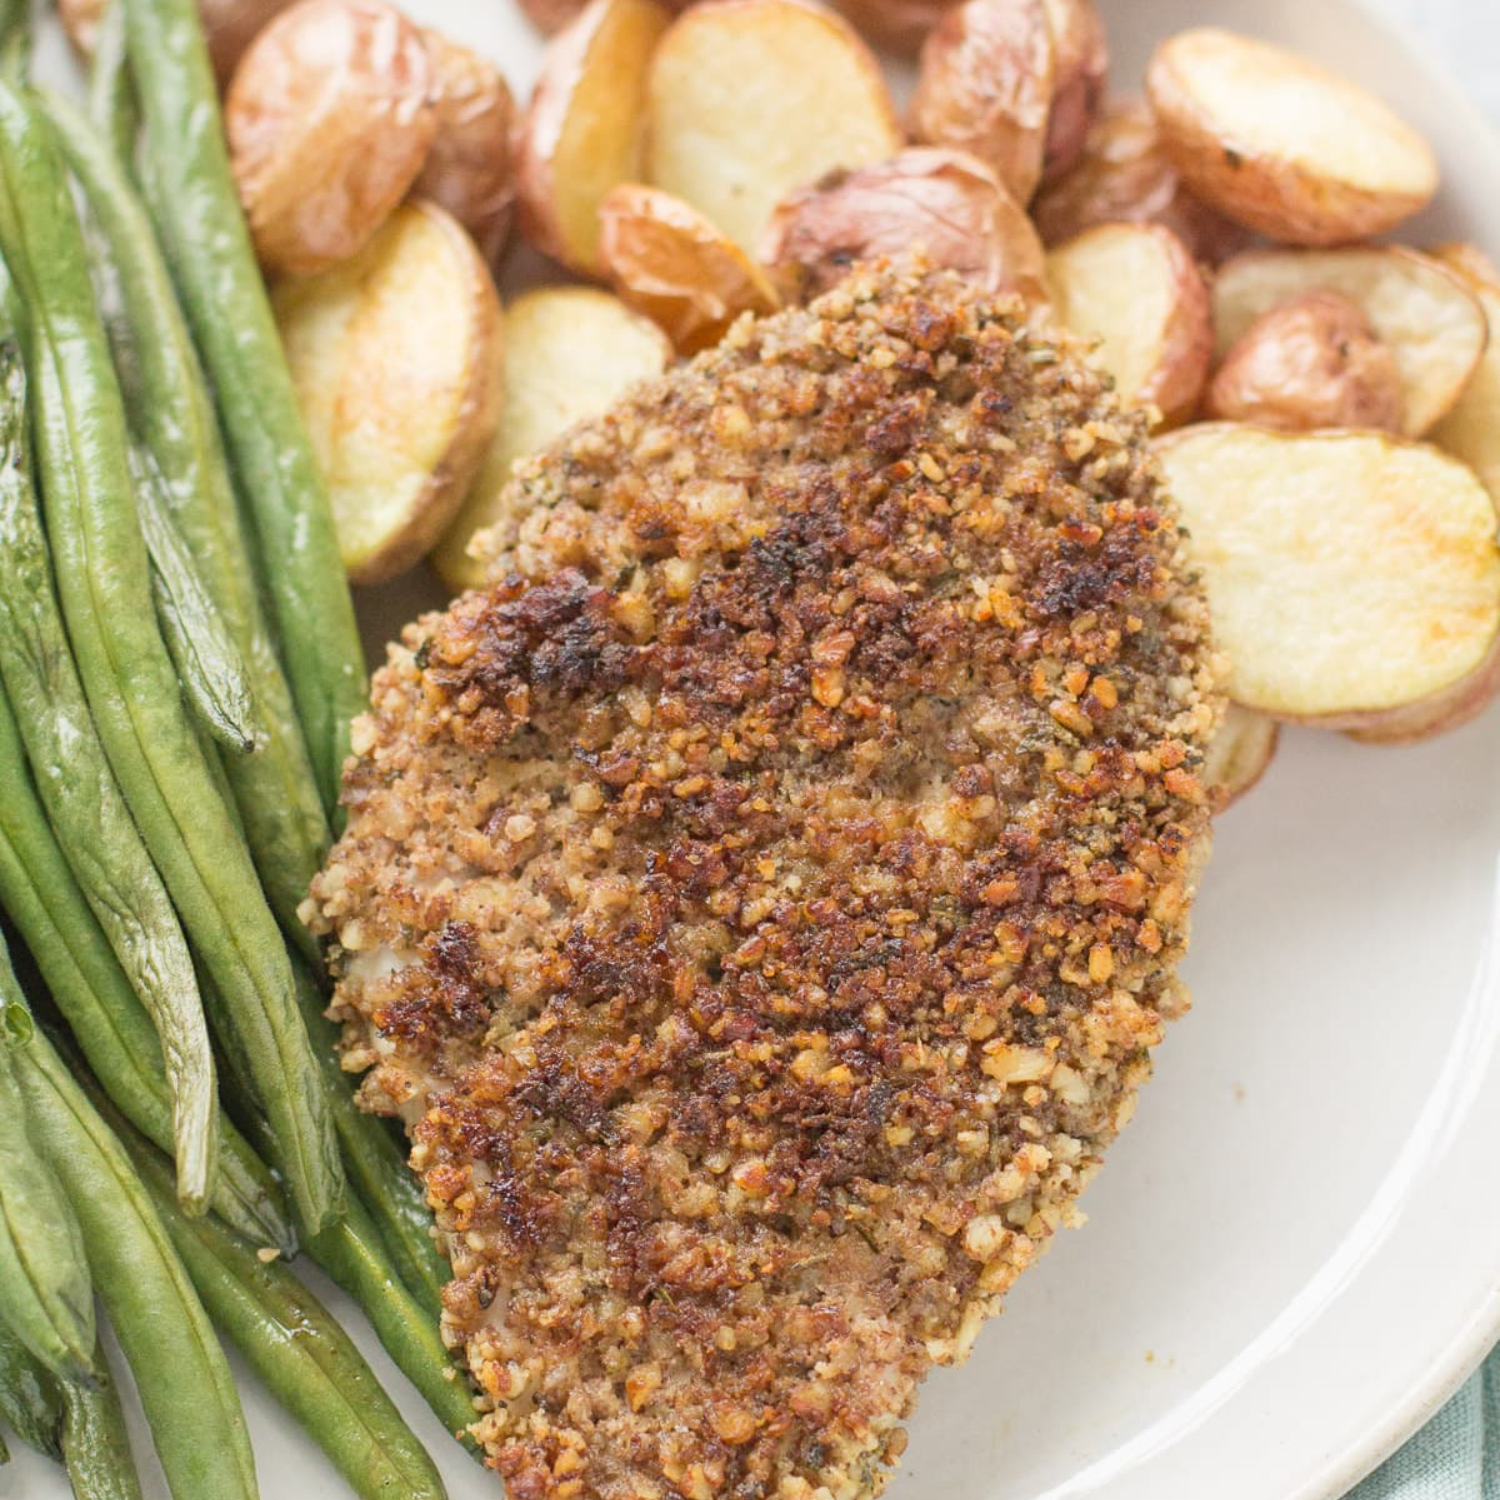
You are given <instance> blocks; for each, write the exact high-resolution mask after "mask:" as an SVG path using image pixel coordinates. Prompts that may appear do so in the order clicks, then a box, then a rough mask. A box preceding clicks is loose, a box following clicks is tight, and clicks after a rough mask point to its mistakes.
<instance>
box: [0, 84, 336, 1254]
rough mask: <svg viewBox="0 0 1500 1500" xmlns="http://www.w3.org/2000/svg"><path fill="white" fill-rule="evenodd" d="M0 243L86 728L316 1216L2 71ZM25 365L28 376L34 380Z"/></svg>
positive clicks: (332, 1147) (321, 1148) (252, 902)
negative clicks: (103, 753)
mask: <svg viewBox="0 0 1500 1500" xmlns="http://www.w3.org/2000/svg"><path fill="white" fill-rule="evenodd" d="M0 184H3V190H0V248H3V251H4V255H5V259H6V262H7V264H8V266H9V267H10V271H11V274H12V276H13V277H14V278H15V281H16V284H17V289H18V291H19V293H20V301H21V304H22V306H23V308H24V316H23V317H22V320H21V321H22V327H23V332H24V343H25V348H26V356H27V362H28V367H29V368H31V369H32V370H33V374H32V382H31V383H32V390H33V393H34V396H33V404H34V425H35V428H36V432H37V456H38V463H39V468H40V472H41V474H42V493H43V499H44V503H45V508H46V515H47V522H48V535H49V539H50V540H51V542H52V546H53V555H54V561H55V566H56V573H57V576H58V580H59V587H60V592H61V596H62V604H63V612H64V615H65V617H66V619H67V623H68V631H69V636H70V638H71V639H72V642H73V648H74V654H75V656H76V658H77V660H78V664H79V668H80V675H81V676H82V678H83V682H84V687H85V689H86V691H87V693H88V698H89V705H90V707H91V708H92V710H93V714H94V719H95V722H96V723H97V724H98V726H99V729H100V735H101V738H102V739H103V741H104V743H105V745H106V747H107V748H108V750H109V753H110V760H111V763H112V765H113V766H114V768H115V770H116V773H117V775H118V776H119V779H120V783H121V785H122V787H123V788H124V790H125V794H126V797H127V799H128V801H129V804H130V809H131V812H132V814H133V815H134V817H135V821H136V823H137V825H138V826H139V827H140V829H141V832H142V835H143V837H144V838H145V841H146V844H147V847H148V848H149V849H150V850H151V853H152V855H153V858H154V859H155V861H156V864H157V867H158V868H159V869H160V870H161V872H162V874H163V877H164V879H165V880H166V884H167V888H168V890H169V891H170V892H171V894H172V898H173V900H174V902H175V904H176V906H177V909H178V911H179V912H180V914H181V916H182V919H183V925H184V927H185V928H186V930H187V932H188V935H189V937H190V938H191V940H192V941H193V944H194V947H195V949H196V951H197V953H198V955H199V957H200V959H201V961H202V963H203V966H204V968H205V970H206V971H207V972H209V973H210V974H212V975H213V977H214V979H215V981H216V988H217V990H218V993H219V994H220V995H221V997H222V1000H223V1007H222V1012H221V1014H220V1015H219V1016H218V1017H217V1019H218V1020H219V1021H220V1022H221V1023H222V1026H223V1028H224V1029H227V1030H230V1031H233V1032H234V1034H235V1036H236V1040H237V1042H238V1043H239V1046H240V1049H241V1051H242V1053H243V1055H244V1056H245V1058H246V1059H247V1061H248V1063H249V1065H250V1067H251V1068H252V1070H253V1076H254V1082H255V1089H256V1093H257V1095H258V1096H259V1098H260V1100H261V1103H262V1105H263V1107H264V1108H265V1110H266V1112H267V1114H268V1115H269V1116H270V1119H271V1122H272V1125H273V1127H274V1129H275V1131H276V1134H277V1137H278V1140H280V1141H281V1142H282V1144H283V1146H284V1149H285V1152H286V1170H287V1176H288V1180H289V1182H290V1184H291V1188H292V1192H293V1196H294V1197H295V1198H296V1199H297V1201H298V1205H299V1208H300V1210H301V1213H302V1216H303V1218H304V1219H305V1221H306V1222H307V1223H308V1224H309V1225H311V1226H314V1227H317V1226H321V1225H323V1224H326V1223H328V1222H329V1221H330V1220H332V1219H333V1218H335V1217H336V1216H337V1214H338V1212H339V1209H340V1204H341V1200H342V1194H343V1170H342V1164H341V1162H340V1160H339V1156H338V1146H337V1140H336V1138H335V1135H334V1131H333V1125H332V1120H331V1119H330V1117H329V1113H328V1109H327V1105H326V1102H325V1100H324V1098H323V1096H322V1090H321V1086H320V1082H319V1079H318V1072H317V1063H316V1060H315V1059H314V1057H313V1055H312V1048H311V1045H310V1043H309V1040H308V1036H307V1031H306V1028H305V1027H304V1026H303V1024H302V1020H301V1017H300V1015H299V1014H298V1012H297V1008H296V1000H295V994H294V982H293V978H292V973H291V966H290V963H289V961H288V957H287V953H286V949H285V947H284V945H283V942H282V938H281V934H280V931H279V929H278V927H277V924H276V921H275V918H274V917H273V915H272V914H271V911H270V909H269V908H268V907H267V905H266V903H265V897H264V895H263V893H262V891H261V888H260V884H259V881H258V879H257V877H256V874H255V869H254V865H253V863H252V861H251V859H250V856H249V853H248V851H247V850H246V848H245V845H244V842H243V840H242V839H241V838H240V836H239V832H238V830H237V828H236V827H235V823H234V820H233V818H232V817H231V816H230V813H229V811H228V810H227V809H226V808H225V806H224V805H223V801H222V799H221V797H220V795H219V792H218V788H217V786H216V785H215V781H214V778H213V775H212V774H211V772H210V770H209V768H208V765H207V763H206V761H205V758H204V755H203V750H202V747H201V745H200V743H199V741H198V738H197V735H196V733H195V732H194V729H193V726H192V724H191V722H190V720H189V718H188V715H187V712H186V710H185V708H184V707H183V705H182V703H181V701H180V698H179V695H178V691H177V676H176V671H175V669H174V668H173V665H172V662H171V659H170V657H169V656H168V654H167V651H166V647H165V646H164V645H163V643H162V640H161V636H160V633H159V632H158V630H157V628H156V625H155V621H154V619H151V618H150V617H149V614H148V615H147V616H146V617H145V618H142V614H143V611H142V604H143V601H147V602H148V608H149V600H150V597H151V585H150V567H149V563H148V561H147V557H146V549H145V545H144V543H143V541H142V539H141V533H140V526H139V522H138V521H137V519H136V515H135V509H134V504H133V500H132V497H131V495H130V493H129V485H128V474H127V453H128V448H129V438H128V431H127V423H126V418H125V411H124V405H123V401H122V399H121V395H120V390H119V385H118V383H117V381H116V378H115V374H114V370H113V366H112V364H111V361H110V354H109V349H108V345H107V341H106V339H105V335H104V331H103V328H102V325H101V323H100V320H99V314H98V310H97V307H96V305H95V302H94V294H93V289H92V286H91V284H90V281H89V275H88V267H87V257H86V253H85V250H84V245H83V235H82V231H81V229H80V227H79V223H78V219H77V216H76V214H75V212H74V209H73V205H72V201H71V199H70V197H69V195H68V183H67V173H66V170H65V166H64V163H63V159H62V155H61V152H60V150H59V149H58V147H57V143H56V140H55V138H54V135H53V132H52V130H51V127H50V126H49V125H48V124H47V122H46V121H45V120H44V119H43V118H42V117H41V116H40V115H39V114H37V113H36V111H35V110H34V109H33V108H32V106H31V105H30V103H29V102H28V101H27V99H25V98H24V97H23V96H22V95H21V94H20V93H18V92H17V91H16V90H15V89H14V88H11V87H10V86H8V85H5V84H3V83H0ZM38 377H40V378H38Z"/></svg>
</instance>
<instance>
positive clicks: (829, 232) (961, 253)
mask: <svg viewBox="0 0 1500 1500" xmlns="http://www.w3.org/2000/svg"><path fill="white" fill-rule="evenodd" d="M914 251H916V252H920V253H922V254H924V255H925V256H926V257H927V259H928V260H929V261H930V262H931V263H932V264H933V265H934V266H939V267H942V268H945V269H949V270H954V271H959V272H961V273H962V274H963V275H965V276H969V277H971V278H972V279H973V280H974V281H976V282H977V283H978V284H979V285H981V286H983V287H985V288H987V289H988V290H990V291H1014V292H1017V293H1019V295H1020V296H1022V297H1024V298H1025V299H1026V300H1027V301H1028V302H1045V301H1046V300H1047V296H1048V292H1047V278H1046V256H1045V254H1044V253H1043V250H1042V245H1041V241H1040V240H1038V239H1037V237H1036V231H1035V230H1034V229H1033V228H1032V227H1031V221H1030V219H1028V218H1027V217H1026V211H1025V210H1024V209H1023V208H1022V207H1021V206H1020V204H1018V203H1017V202H1016V201H1015V199H1014V198H1012V197H1011V196H1010V194H1009V193H1007V192H1006V191H1005V189H1004V188H1003V187H1001V185H1000V183H999V180H998V179H997V178H996V177H995V175H994V173H992V172H991V171H990V170H989V168H988V167H986V166H985V165H984V163H983V162H981V161H979V160H977V159H976V158H975V157H972V156H969V155H968V154H967V153H966V152H963V151H949V150H944V149H942V148H939V147H935V146H933V147H922V146H914V147H911V148H910V149H908V150H906V151H903V152H901V153H900V154H899V155H897V156H893V157H892V158H891V159H890V160H889V161H885V162H879V163H877V164H876V165H875V166H873V167H861V168H860V169H859V170H858V171H855V172H835V173H833V174H832V175H831V176H830V177H828V178H826V179H825V180H824V181H823V182H821V183H819V184H818V185H817V186H815V187H811V188H803V189H801V190H799V191H798V192H795V193H793V194H792V195H791V196H790V197H789V198H787V199H785V200H784V201H783V202H782V203H780V204H779V205H778V206H777V209H776V212H775V214H773V215H772V218H771V225H770V228H769V229H768V230H767V231H766V236H765V239H764V240H763V241H762V242H761V260H762V261H763V262H764V264H765V266H766V267H767V269H768V270H769V271H770V272H771V274H772V275H773V276H774V277H775V278H776V281H777V283H778V285H779V286H780V287H781V288H782V290H783V292H784V293H785V294H786V296H787V297H789V298H791V299H792V300H799V301H800V300H805V299H806V298H808V297H813V296H816V295H817V294H818V293H819V292H824V291H827V289H828V288H829V287H831V286H832V285H833V284H834V283H835V282H836V281H839V280H840V279H842V277H843V276H844V275H845V274H846V273H847V272H848V270H849V268H850V266H852V265H853V264H854V263H855V262H856V261H860V260H869V259H874V258H876V257H880V256H887V257H890V258H892V259H897V258H899V257H901V256H903V255H906V254H910V253H912V252H914Z"/></svg>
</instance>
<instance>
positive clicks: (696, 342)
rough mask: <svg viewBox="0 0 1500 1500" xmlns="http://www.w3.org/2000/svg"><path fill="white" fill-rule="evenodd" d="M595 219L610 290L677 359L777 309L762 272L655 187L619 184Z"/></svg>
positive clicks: (724, 237)
mask: <svg viewBox="0 0 1500 1500" xmlns="http://www.w3.org/2000/svg"><path fill="white" fill-rule="evenodd" d="M599 221H600V232H599V258H600V261H601V262H602V264H603V266H604V271H605V274H606V275H607V276H608V277H609V281H610V285H611V286H613V287H614V289H615V292H616V293H617V294H618V296H619V298H620V300H621V301H622V302H624V303H625V304H626V305H627V306H629V307H633V308H634V309H635V310H636V311H637V312H638V313H642V314H644V315H645V316H646V317H648V318H650V319H651V321H652V322H653V323H655V324H656V325H657V326H658V327H659V328H660V329H661V330H662V332H663V333H665V334H666V336H667V337H668V338H669V339H671V340H672V342H673V344H674V345H676V347H677V349H678V350H679V351H680V352H681V353H683V354H696V353H697V352H698V350H700V349H706V348H708V347H709V346H710V345H712V344H717V343H718V342H719V340H720V339H721V338H722V337H723V336H724V331H725V330H726V329H727V328H728V327H729V325H730V324H731V323H733V322H734V320H735V319H736V318H737V317H739V315H740V314H741V313H744V312H753V313H767V312H773V311H774V310H775V309H776V308H777V307H779V306H780V305H781V299H780V298H779V297H778V296H777V295H776V289H775V288H774V287H773V286H772V285H771V283H770V281H769V279H768V278H767V276H766V273H765V272H764V271H763V270H761V268H760V267H759V266H758V265H756V264H755V262H754V261H753V260H751V259H750V257H749V256H748V255H746V254H745V252H744V251H743V250H741V249H740V247H739V246H738V245H736V244H735V242H734V241H733V240H732V239H730V238H729V236H728V235H726V234H725V233H724V232H723V230H721V229H718V228H716V227H715V226H714V225H712V224H710V223H709V221H708V220H707V219H705V218H704V217H703V215H702V214H700V213H699V212H698V210H697V209H695V208H690V207H689V206H688V205H687V204H686V203H684V202H683V201H682V199H680V198H674V197H673V196H672V195H671V194H670V193H664V192H662V190H661V189H660V188H650V187H642V186H641V185H640V184H639V183H625V184H622V185H621V186H620V187H617V188H615V189H614V191H613V192H611V193H610V194H609V195H608V196H607V197H606V198H605V200H604V202H603V203H602V204H601V205H600V206H599Z"/></svg>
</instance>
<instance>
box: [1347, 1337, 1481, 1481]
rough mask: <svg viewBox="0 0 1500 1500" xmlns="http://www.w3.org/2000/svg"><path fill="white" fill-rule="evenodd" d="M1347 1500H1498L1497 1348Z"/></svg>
mask: <svg viewBox="0 0 1500 1500" xmlns="http://www.w3.org/2000/svg"><path fill="white" fill-rule="evenodd" d="M1348 1500H1500V1350H1497V1351H1496V1352H1495V1353H1493V1354H1491V1355H1490V1357H1489V1358H1488V1359H1487V1360H1486V1361H1485V1362H1484V1364H1483V1365H1482V1366H1480V1368H1479V1369H1478V1371H1476V1372H1475V1373H1474V1374H1473V1375H1471V1376H1470V1377H1469V1380H1468V1382H1467V1383H1466V1384H1465V1385H1464V1387H1463V1388H1462V1390H1460V1391H1459V1393H1458V1394H1457V1395H1456V1396H1455V1397H1454V1398H1453V1399H1452V1400H1451V1401H1450V1402H1449V1403H1448V1404H1447V1405H1446V1406H1445V1407H1444V1408H1443V1409H1442V1410H1441V1411H1440V1412H1439V1413H1438V1414H1437V1415H1436V1416H1435V1417H1434V1418H1433V1419H1432V1420H1431V1421H1430V1422H1429V1423H1428V1424H1427V1425H1426V1426H1425V1427H1424V1428H1423V1429H1422V1430H1421V1431H1420V1432H1419V1433H1418V1434H1417V1435H1416V1436H1415V1437H1414V1438H1413V1439H1412V1440H1411V1441H1410V1442H1409V1443H1407V1445H1406V1446H1405V1447H1404V1448H1402V1449H1400V1450H1399V1451H1398V1452H1397V1453H1396V1454H1395V1455H1394V1457H1392V1458H1390V1459H1387V1460H1386V1462H1385V1463H1383V1464H1382V1465H1381V1466H1380V1467H1379V1468H1378V1469H1376V1471H1375V1472H1374V1473H1373V1474H1371V1475H1370V1477H1369V1478H1368V1479H1366V1480H1365V1481H1364V1483H1363V1484H1360V1485H1358V1486H1356V1488H1354V1489H1353V1490H1351V1491H1350V1492H1349V1495H1348Z"/></svg>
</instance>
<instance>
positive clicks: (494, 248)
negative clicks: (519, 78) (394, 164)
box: [415, 31, 516, 266]
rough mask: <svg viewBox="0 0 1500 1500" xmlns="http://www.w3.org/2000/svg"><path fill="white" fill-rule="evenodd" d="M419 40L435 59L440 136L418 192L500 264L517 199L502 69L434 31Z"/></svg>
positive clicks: (510, 106)
mask: <svg viewBox="0 0 1500 1500" xmlns="http://www.w3.org/2000/svg"><path fill="white" fill-rule="evenodd" d="M422 40H423V42H424V44H425V45H426V47H427V55H428V57H429V58H431V60H432V68H433V74H434V83H435V87H436V100H435V104H436V109H437V133H436V135H435V136H434V138H433V142H432V149H431V150H430V151H429V152H428V153H427V162H426V165H425V166H424V167H423V168H422V172H421V175H420V176H419V177H418V178H417V182H416V189H415V190H416V193H417V195H418V196H419V197H422V198H426V199H427V200H428V201H429V202H432V203H436V204H438V205H439V206H440V207H442V208H446V209H447V210H448V212H449V213H450V214H452V215H453V217H454V218H455V219H457V220H458V222H459V223H460V224H462V225H463V226H464V228H465V229H467V230H468V231H469V233H470V234H471V235H473V237H474V243H475V244H476V245H478V246H479V251H480V254H481V255H483V256H484V258H485V259H486V260H487V261H488V262H489V263H490V264H491V265H492V266H494V265H498V264H499V261H500V257H501V256H502V254H503V253H504V251H505V246H506V242H507V241H508V240H509V238H510V230H511V220H512V218H513V217H514V209H515V201H516V166H515V161H514V158H513V155H512V151H511V135H512V132H513V129H514V126H515V115H516V106H515V100H514V99H513V98H512V97H511V92H510V86H509V85H508V84H507V83H506V81H505V79H504V78H502V77H501V76H500V71H499V69H497V68H496V67H495V66H494V64H493V63H491V62H488V61H487V60H486V59H485V58H482V57H480V56H479V55H478V53H476V52H472V51H470V50H469V48H467V47H460V46H459V45H458V43H457V42H451V41H449V40H448V38H447V37H445V36H442V35H441V34H439V33H438V32H436V31H424V32H423V33H422Z"/></svg>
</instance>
